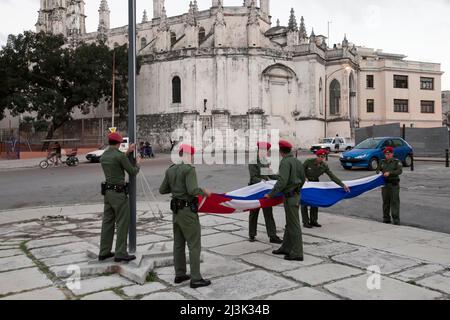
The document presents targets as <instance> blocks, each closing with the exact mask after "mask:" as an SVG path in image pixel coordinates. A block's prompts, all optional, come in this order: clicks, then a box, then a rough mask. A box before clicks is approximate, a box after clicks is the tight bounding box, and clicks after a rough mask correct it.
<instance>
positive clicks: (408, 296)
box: [325, 275, 442, 300]
mask: <svg viewBox="0 0 450 320" xmlns="http://www.w3.org/2000/svg"><path fill="white" fill-rule="evenodd" d="M368 279H369V276H368V275H363V276H360V277H356V278H351V279H345V280H341V281H338V282H335V283H332V284H328V285H326V286H325V289H327V290H329V291H330V292H332V293H334V294H336V295H338V296H341V297H344V298H347V299H352V300H434V299H439V298H441V297H442V294H440V293H438V292H436V291H431V290H428V289H424V288H421V287H418V286H414V285H411V284H408V283H405V282H402V281H399V280H394V279H390V278H387V277H384V276H382V277H381V287H380V289H379V290H378V289H374V290H371V289H369V288H368V286H367V282H368Z"/></svg>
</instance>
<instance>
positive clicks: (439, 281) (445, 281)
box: [417, 275, 450, 294]
mask: <svg viewBox="0 0 450 320" xmlns="http://www.w3.org/2000/svg"><path fill="white" fill-rule="evenodd" d="M417 284H420V285H421V286H424V287H427V288H430V289H433V290H438V291H442V292H444V293H446V294H450V278H449V277H444V276H441V275H434V276H432V277H429V278H425V279H423V280H420V281H418V282H417Z"/></svg>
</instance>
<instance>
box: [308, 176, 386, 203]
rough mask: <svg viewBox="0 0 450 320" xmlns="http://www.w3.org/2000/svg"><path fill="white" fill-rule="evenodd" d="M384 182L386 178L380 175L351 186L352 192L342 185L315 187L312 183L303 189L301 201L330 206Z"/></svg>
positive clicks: (379, 185)
mask: <svg viewBox="0 0 450 320" xmlns="http://www.w3.org/2000/svg"><path fill="white" fill-rule="evenodd" d="M384 184H385V179H384V177H383V176H381V175H380V176H379V177H378V178H376V179H374V180H371V181H368V182H365V183H361V184H356V185H352V186H350V193H346V192H345V191H344V189H342V188H341V187H336V188H326V189H321V188H314V183H311V187H309V188H304V189H303V190H302V199H301V203H302V205H305V206H310V207H318V208H328V207H331V206H333V205H335V204H336V203H338V202H339V201H342V200H344V199H352V198H356V197H358V196H360V195H362V194H363V193H366V192H368V191H370V190H373V189H376V188H378V187H381V186H383V185H384Z"/></svg>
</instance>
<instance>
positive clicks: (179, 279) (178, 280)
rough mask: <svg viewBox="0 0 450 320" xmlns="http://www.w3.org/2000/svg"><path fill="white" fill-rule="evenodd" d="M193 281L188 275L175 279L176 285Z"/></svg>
mask: <svg viewBox="0 0 450 320" xmlns="http://www.w3.org/2000/svg"><path fill="white" fill-rule="evenodd" d="M188 280H191V276H188V275H184V276H179V277H175V281H174V282H175V283H176V284H180V283H183V282H185V281H188Z"/></svg>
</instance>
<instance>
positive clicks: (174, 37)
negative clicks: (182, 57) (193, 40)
mask: <svg viewBox="0 0 450 320" xmlns="http://www.w3.org/2000/svg"><path fill="white" fill-rule="evenodd" d="M175 42H177V34H176V33H175V32H171V33H170V45H171V46H173V45H174V44H175Z"/></svg>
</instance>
